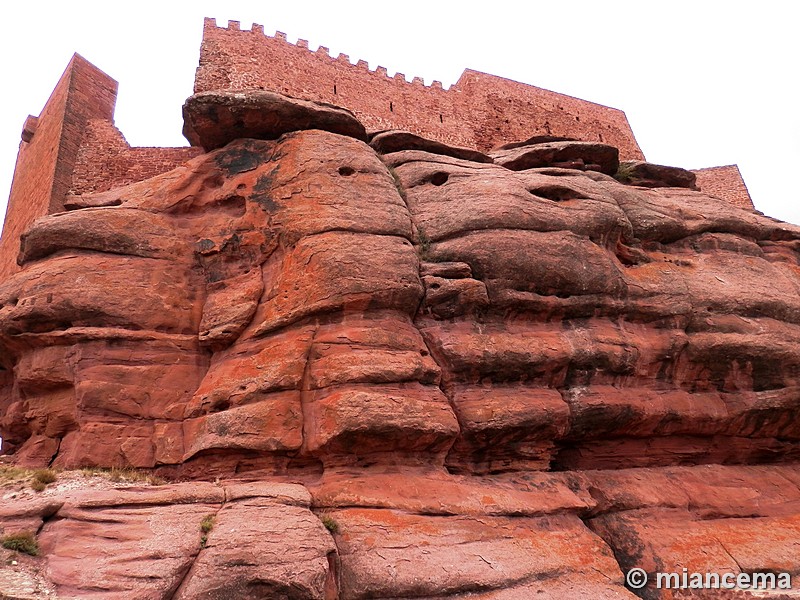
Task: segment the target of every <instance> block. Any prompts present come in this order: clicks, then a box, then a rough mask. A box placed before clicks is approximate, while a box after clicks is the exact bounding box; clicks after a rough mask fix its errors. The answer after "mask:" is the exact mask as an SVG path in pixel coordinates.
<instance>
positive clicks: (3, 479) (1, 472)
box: [0, 465, 58, 492]
mask: <svg viewBox="0 0 800 600" xmlns="http://www.w3.org/2000/svg"><path fill="white" fill-rule="evenodd" d="M56 479H58V472H56V471H55V470H53V469H26V468H25V467H15V466H13V465H0V484H14V483H17V484H26V483H27V484H29V485H30V487H31V489H33V490H34V491H37V492H41V491H43V490H44V489H45V488H46V487H47V486H48V484H51V483H53V482H54V481H55V480H56Z"/></svg>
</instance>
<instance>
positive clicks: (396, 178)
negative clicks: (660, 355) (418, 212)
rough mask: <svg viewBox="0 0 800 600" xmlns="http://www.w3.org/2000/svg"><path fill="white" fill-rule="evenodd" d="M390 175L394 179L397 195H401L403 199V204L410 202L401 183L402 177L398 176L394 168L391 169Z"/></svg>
mask: <svg viewBox="0 0 800 600" xmlns="http://www.w3.org/2000/svg"><path fill="white" fill-rule="evenodd" d="M389 173H390V174H391V176H392V179H394V188H395V189H396V190H397V193H398V194H400V197H401V198H402V199H403V202H408V198H407V197H406V190H405V188H404V187H403V184H402V183H400V176H399V175H398V174H397V171H395V170H394V167H389Z"/></svg>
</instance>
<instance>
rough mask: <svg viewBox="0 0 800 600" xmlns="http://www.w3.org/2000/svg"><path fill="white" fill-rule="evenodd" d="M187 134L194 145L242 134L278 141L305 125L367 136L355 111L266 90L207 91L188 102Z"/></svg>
mask: <svg viewBox="0 0 800 600" xmlns="http://www.w3.org/2000/svg"><path fill="white" fill-rule="evenodd" d="M183 119H184V127H183V134H184V135H185V136H186V139H188V140H189V142H190V143H191V144H192V145H193V146H200V147H202V148H204V149H205V150H214V149H215V148H220V147H222V146H224V145H225V144H227V143H228V142H231V141H233V140H235V139H239V138H256V139H266V140H274V139H276V138H278V137H280V136H281V135H283V134H284V133H289V132H291V131H297V130H300V129H322V130H324V131H331V132H333V133H338V134H340V135H349V136H352V137H354V138H357V139H360V140H365V139H366V136H367V133H366V130H365V129H364V126H363V125H362V124H361V123H360V122H359V121H358V120H357V119H356V118H355V117H354V116H353V113H351V112H350V111H348V110H346V109H344V108H339V107H338V106H332V105H330V104H324V103H321V102H311V101H309V100H300V99H298V98H289V97H288V96H284V95H283V94H278V93H276V92H268V91H264V90H241V91H215V92H201V93H199V94H195V95H194V96H192V97H190V98H189V99H188V100H187V101H186V104H184V105H183Z"/></svg>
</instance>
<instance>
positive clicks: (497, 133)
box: [195, 19, 643, 159]
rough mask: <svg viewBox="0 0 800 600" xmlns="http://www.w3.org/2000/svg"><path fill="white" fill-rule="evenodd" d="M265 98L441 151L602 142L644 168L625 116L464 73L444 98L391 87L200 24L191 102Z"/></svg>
mask: <svg viewBox="0 0 800 600" xmlns="http://www.w3.org/2000/svg"><path fill="white" fill-rule="evenodd" d="M258 88H261V89H265V90H271V91H276V92H281V93H283V94H286V95H289V96H293V97H297V98H303V99H305V100H315V101H321V102H329V103H331V104H335V105H337V106H342V107H344V108H347V109H349V110H351V111H353V112H354V113H355V114H356V116H357V117H358V118H359V120H360V121H361V122H362V123H364V125H365V126H366V127H367V130H372V131H379V130H385V129H404V130H407V131H412V132H414V133H417V134H419V135H422V136H423V137H427V138H431V139H435V140H439V141H441V142H444V143H447V144H452V145H457V146H464V147H468V148H476V149H479V150H484V151H485V150H489V149H491V148H494V147H496V146H499V145H502V144H504V143H508V142H516V141H520V140H524V139H527V138H529V137H532V136H535V135H554V136H564V137H572V138H577V139H581V140H587V141H600V142H604V143H607V144H611V145H612V146H616V147H618V148H619V149H620V155H621V157H622V158H623V159H642V158H643V155H642V151H641V150H640V149H639V145H638V144H637V143H636V139H635V137H634V135H633V131H632V130H631V127H630V125H629V124H628V120H627V118H626V117H625V113H624V112H622V111H620V110H617V109H615V108H609V107H607V106H602V105H600V104H595V103H593V102H587V101H586V100H579V99H577V98H573V97H571V96H566V95H564V94H557V93H555V92H551V91H548V90H544V89H541V88H537V87H534V86H531V85H526V84H523V83H518V82H516V81H511V80H509V79H504V78H502V77H497V76H494V75H488V74H486V73H480V72H478V71H473V70H469V69H468V70H466V71H464V73H463V74H462V75H461V77H460V79H459V80H458V82H457V83H455V84H454V85H453V86H452V87H450V88H449V89H447V90H445V89H443V88H442V84H441V83H440V82H438V81H434V82H433V83H432V85H430V86H425V85H424V84H423V81H422V79H420V78H419V77H414V78H413V80H412V81H411V82H408V81H406V78H405V75H403V74H401V73H398V74H396V75H395V76H394V77H389V76H388V74H387V72H386V69H385V68H384V67H378V68H377V69H376V70H375V71H370V70H369V67H368V65H367V63H366V62H365V61H363V60H361V61H358V63H357V64H352V63H351V62H350V58H349V57H348V56H347V55H345V54H340V55H339V56H338V57H337V58H333V57H331V56H329V55H328V49H327V48H325V47H320V48H319V49H318V50H316V51H315V52H311V51H310V50H309V49H308V42H307V41H305V40H298V42H297V44H296V45H295V44H291V43H289V42H287V40H286V35H285V34H283V33H281V32H278V33H276V34H275V36H274V37H270V36H266V35H264V28H263V26H261V25H255V24H254V25H253V27H252V28H251V29H250V30H241V29H240V25H239V23H238V22H237V21H231V22H229V24H228V27H227V28H223V27H217V25H216V21H215V20H214V19H206V20H205V24H204V30H203V43H202V46H201V49H200V66H199V67H198V69H197V76H196V79H195V92H204V91H210V90H222V89H224V90H235V89H258Z"/></svg>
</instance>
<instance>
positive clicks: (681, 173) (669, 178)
mask: <svg viewBox="0 0 800 600" xmlns="http://www.w3.org/2000/svg"><path fill="white" fill-rule="evenodd" d="M617 178H618V179H620V180H621V181H622V182H623V183H627V184H629V185H639V186H643V187H682V188H689V189H690V190H696V189H698V188H697V185H696V183H697V176H696V175H695V174H694V173H693V172H692V171H687V170H686V169H681V168H679V167H667V166H664V165H656V164H653V163H649V162H644V161H642V160H626V161H623V162H621V163H620V165H619V172H618V173H617Z"/></svg>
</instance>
